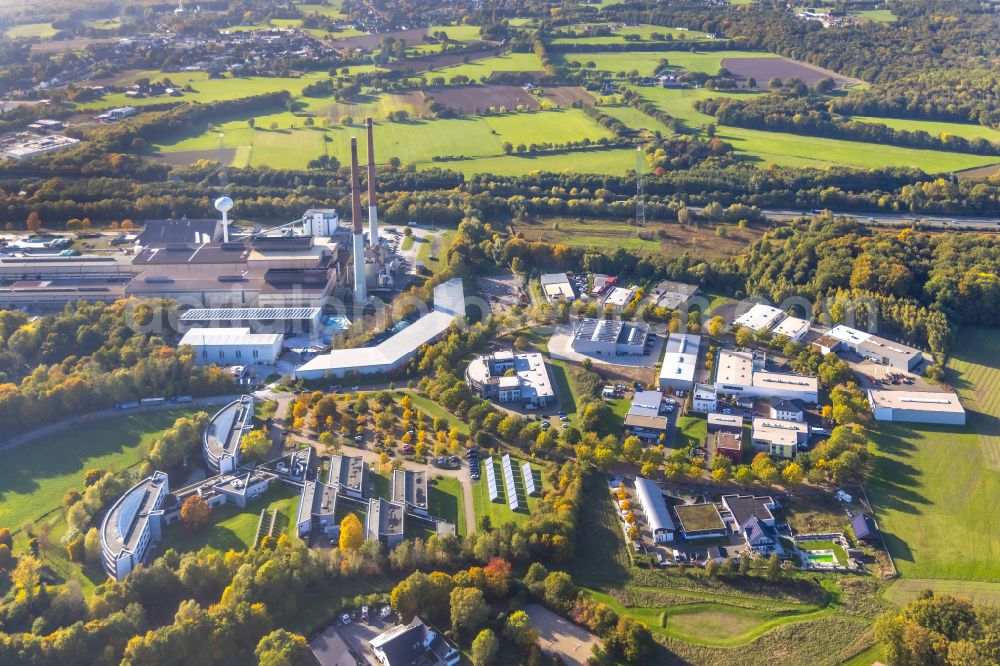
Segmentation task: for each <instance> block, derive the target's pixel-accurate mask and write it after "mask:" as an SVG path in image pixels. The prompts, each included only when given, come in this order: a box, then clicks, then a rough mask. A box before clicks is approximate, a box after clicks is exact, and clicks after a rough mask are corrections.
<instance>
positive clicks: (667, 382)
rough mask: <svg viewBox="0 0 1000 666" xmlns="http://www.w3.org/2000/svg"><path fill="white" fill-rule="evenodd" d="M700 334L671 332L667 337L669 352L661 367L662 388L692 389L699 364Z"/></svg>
mask: <svg viewBox="0 0 1000 666" xmlns="http://www.w3.org/2000/svg"><path fill="white" fill-rule="evenodd" d="M700 346H701V336H700V335H688V334H686V333H671V334H670V335H669V337H667V353H666V355H664V357H663V367H661V368H660V388H661V389H663V390H666V389H674V390H675V391H676V390H681V391H690V390H691V389H692V388H693V387H694V375H695V370H696V368H697V364H698V348H699V347H700Z"/></svg>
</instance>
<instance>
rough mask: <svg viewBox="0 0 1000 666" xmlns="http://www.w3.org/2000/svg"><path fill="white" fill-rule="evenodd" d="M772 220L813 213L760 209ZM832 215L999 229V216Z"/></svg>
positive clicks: (867, 221)
mask: <svg viewBox="0 0 1000 666" xmlns="http://www.w3.org/2000/svg"><path fill="white" fill-rule="evenodd" d="M689 208H690V209H691V210H694V211H698V212H701V210H702V208H701V207H700V206H689ZM761 212H762V213H764V215H766V216H767V217H769V218H771V219H773V220H791V219H793V218H796V217H802V216H803V215H814V214H815V213H814V212H813V211H812V210H778V209H764V210H762V211H761ZM830 212H831V213H832V215H833V216H834V217H846V218H849V219H853V220H855V221H857V222H860V223H862V224H875V225H879V226H896V225H908V224H912V223H914V222H920V223H921V224H923V225H925V226H931V227H938V228H943V229H960V230H966V231H972V230H978V231H982V230H996V231H1000V218H987V217H970V216H967V215H965V216H962V215H959V216H947V215H920V214H912V213H886V212H884V211H875V212H868V213H866V212H858V211H836V210H834V211H830Z"/></svg>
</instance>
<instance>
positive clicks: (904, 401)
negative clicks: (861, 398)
mask: <svg viewBox="0 0 1000 666" xmlns="http://www.w3.org/2000/svg"><path fill="white" fill-rule="evenodd" d="M868 403H869V404H870V405H871V407H872V412H873V413H874V414H875V420H876V421H900V422H904V423H940V424H945V425H965V408H964V407H962V403H961V402H959V400H958V395H956V394H955V393H954V392H952V393H944V392H936V393H932V392H924V391H872V390H869V391H868Z"/></svg>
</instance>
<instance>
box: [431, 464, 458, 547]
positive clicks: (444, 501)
mask: <svg viewBox="0 0 1000 666" xmlns="http://www.w3.org/2000/svg"><path fill="white" fill-rule="evenodd" d="M427 504H428V509H427V510H428V513H430V514H431V515H432V516H437V517H438V518H444V519H445V520H447V521H448V522H450V523H453V524H454V525H455V529H456V530H457V531H458V535H459V536H465V501H464V500H463V499H462V482H461V481H459V480H458V479H456V478H454V477H444V476H441V477H437V478H432V479H431V481H430V489H429V491H428V496H427Z"/></svg>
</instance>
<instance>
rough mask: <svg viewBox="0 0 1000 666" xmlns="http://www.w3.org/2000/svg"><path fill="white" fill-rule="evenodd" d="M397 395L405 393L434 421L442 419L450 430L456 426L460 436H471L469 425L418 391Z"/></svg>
mask: <svg viewBox="0 0 1000 666" xmlns="http://www.w3.org/2000/svg"><path fill="white" fill-rule="evenodd" d="M397 393H400V394H403V393H405V394H407V395H408V396H410V400H412V401H413V406H414V407H416V408H417V409H419V410H420V411H422V412H424V413H425V414H427V415H428V416H430V417H431V418H432V419H434V418H438V417H440V418H442V419H444V420H445V421H447V422H448V427H449V428H451V427H452V426H454V427H455V428H457V429H458V432H459V433H460V434H462V435H465V436H468V435H469V424H467V423H466V422H464V421H462V420H461V419H460V418H458V417H457V416H455V415H454V414H452V413H450V412H449V411H448V410H446V409H445V408H444V407H442V406H441V405H439V404H438V403H436V402H434V401H433V400H431V399H430V398H425V397H424V396H422V395H420V394H419V393H417V392H416V391H413V390H410V389H406V390H401V391H397Z"/></svg>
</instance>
